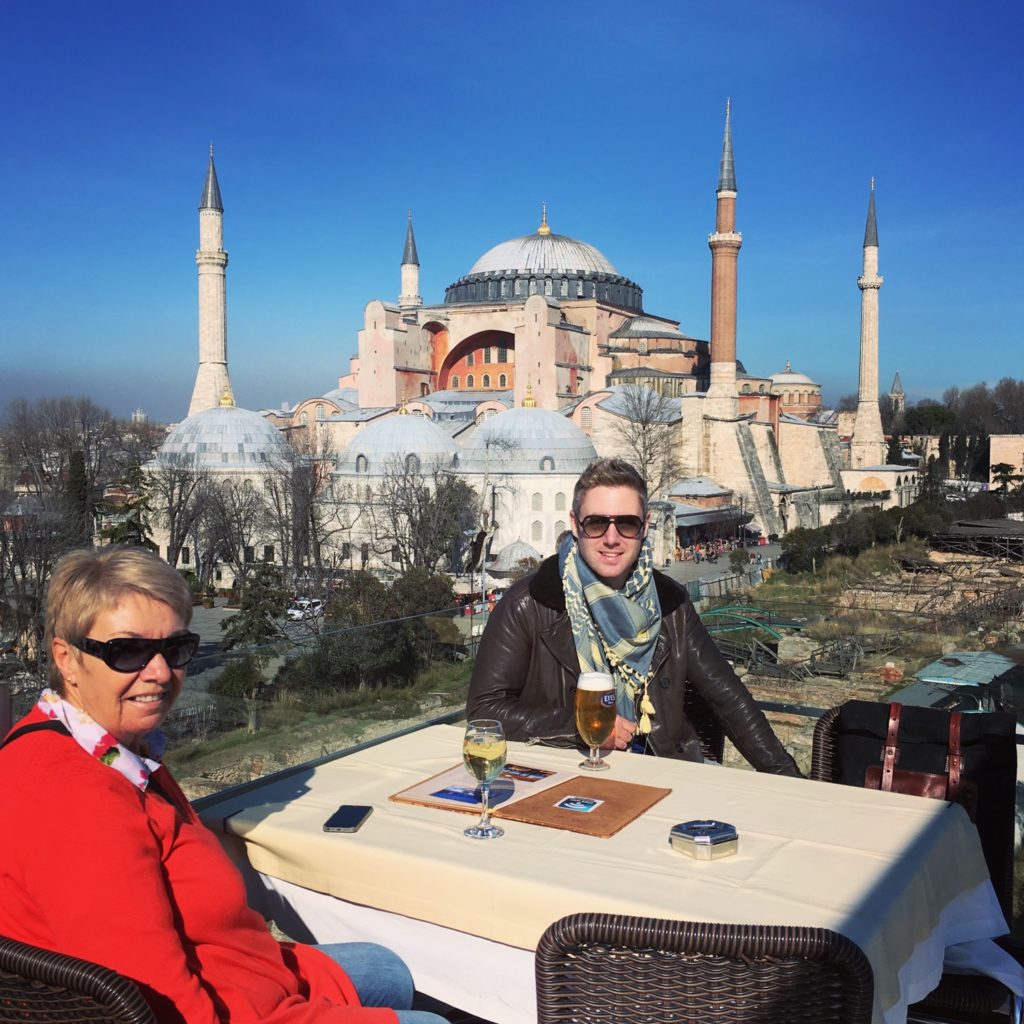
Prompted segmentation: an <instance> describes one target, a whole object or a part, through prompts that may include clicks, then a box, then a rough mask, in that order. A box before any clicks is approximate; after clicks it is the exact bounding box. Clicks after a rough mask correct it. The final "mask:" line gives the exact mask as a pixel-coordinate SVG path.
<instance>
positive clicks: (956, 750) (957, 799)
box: [864, 703, 978, 821]
mask: <svg viewBox="0 0 1024 1024" xmlns="http://www.w3.org/2000/svg"><path fill="white" fill-rule="evenodd" d="M902 712H903V706H902V705H901V704H895V703H893V704H890V705H889V724H888V728H887V730H886V737H885V744H884V746H883V747H882V753H881V760H882V763H881V764H871V765H868V766H867V768H866V769H865V771H864V788H865V789H880V790H883V791H885V792H888V793H905V794H906V795H907V796H923V797H928V798H929V799H932V800H949V801H951V802H954V803H959V804H963V806H964V809H965V810H966V811H967V813H968V814H969V815H970V817H971V820H972V821H973V820H974V817H975V814H976V812H977V806H978V787H977V785H976V784H975V783H974V782H971V781H969V780H967V779H965V778H964V777H963V770H964V758H963V754H962V752H961V749H960V734H961V729H962V726H963V715H962V714H961V713H960V712H959V711H953V712H950V715H949V741H948V745H947V747H946V763H945V765H944V766H943V767H944V769H945V770H944V771H942V772H928V771H919V770H915V769H912V768H898V767H897V763H898V762H899V758H900V746H899V733H900V718H901V717H902Z"/></svg>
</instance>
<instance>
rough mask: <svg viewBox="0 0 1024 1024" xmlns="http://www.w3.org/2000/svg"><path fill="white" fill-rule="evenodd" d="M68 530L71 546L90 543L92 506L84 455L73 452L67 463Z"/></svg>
mask: <svg viewBox="0 0 1024 1024" xmlns="http://www.w3.org/2000/svg"><path fill="white" fill-rule="evenodd" d="M66 496H67V506H68V529H69V532H70V537H71V541H72V545H73V546H75V547H78V546H85V545H88V544H91V543H92V527H93V505H92V495H91V494H90V493H89V480H88V478H87V477H86V474H85V455H84V454H83V453H82V452H81V451H73V452H72V453H71V457H70V460H69V462H68V483H67V491H66Z"/></svg>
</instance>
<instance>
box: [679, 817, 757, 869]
mask: <svg viewBox="0 0 1024 1024" xmlns="http://www.w3.org/2000/svg"><path fill="white" fill-rule="evenodd" d="M668 841H669V844H670V845H671V847H672V849H673V850H675V851H677V852H678V853H685V854H686V855H687V856H688V857H693V859H694V860H718V858H719V857H728V856H730V855H731V854H734V853H735V852H736V849H737V847H738V846H739V842H740V840H739V835H738V834H737V832H736V828H735V826H734V825H730V824H729V823H728V822H725V821H683V822H680V823H679V824H678V825H673V826H672V831H671V832H669V834H668Z"/></svg>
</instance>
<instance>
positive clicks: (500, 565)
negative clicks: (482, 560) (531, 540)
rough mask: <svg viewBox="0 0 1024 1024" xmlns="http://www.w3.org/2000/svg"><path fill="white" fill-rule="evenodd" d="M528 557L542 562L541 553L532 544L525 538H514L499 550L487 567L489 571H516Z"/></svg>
mask: <svg viewBox="0 0 1024 1024" xmlns="http://www.w3.org/2000/svg"><path fill="white" fill-rule="evenodd" d="M528 559H533V561H535V562H540V561H541V553H540V552H539V551H538V550H537V549H536V548H535V547H534V546H533V545H532V544H527V543H526V541H524V540H514V541H513V542H512V543H511V544H506V545H505V547H503V548H502V549H501V550H500V551H499V552H498V554H497V555H496V556H495V559H494V561H493V562H492V563H491V564H490V565H489V566H488V567H487V571H488V572H515V570H516V569H518V568H519V566H520V565H521V564H522V563H523V562H525V561H527V560H528Z"/></svg>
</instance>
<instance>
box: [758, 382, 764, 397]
mask: <svg viewBox="0 0 1024 1024" xmlns="http://www.w3.org/2000/svg"><path fill="white" fill-rule="evenodd" d="M757 393H758V394H759V395H763V394H764V385H763V384H761V385H759V386H758V389H757Z"/></svg>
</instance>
